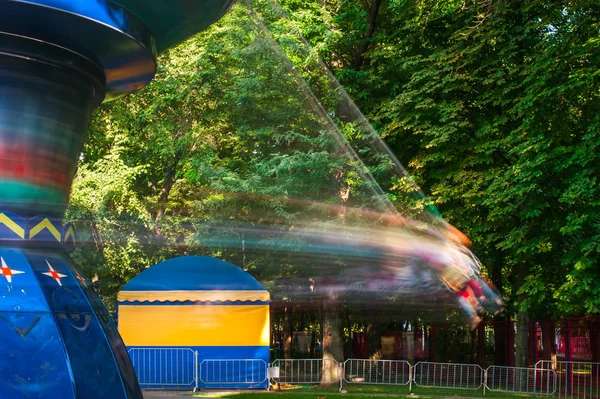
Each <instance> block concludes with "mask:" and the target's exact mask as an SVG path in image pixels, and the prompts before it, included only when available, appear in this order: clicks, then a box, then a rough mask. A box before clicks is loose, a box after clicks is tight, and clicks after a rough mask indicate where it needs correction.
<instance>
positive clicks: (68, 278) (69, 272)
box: [0, 0, 232, 399]
mask: <svg viewBox="0 0 600 399" xmlns="http://www.w3.org/2000/svg"><path fill="white" fill-rule="evenodd" d="M231 3H232V1H231V0H209V1H190V0H112V1H108V0H0V398H11V399H13V398H15V399H16V398H61V399H63V398H92V399H93V398H111V399H119V398H141V397H142V393H141V390H140V388H139V385H138V382H137V379H136V377H135V373H134V370H133V368H132V366H131V362H130V360H129V357H128V355H127V352H126V349H125V346H124V345H123V342H122V340H121V337H120V336H119V334H118V332H117V330H116V327H115V325H114V323H113V322H112V319H111V317H110V316H109V314H108V311H107V310H106V308H105V307H104V305H103V304H102V302H101V301H100V298H99V297H98V295H96V293H95V292H94V290H93V289H92V288H91V286H90V283H89V281H87V280H86V279H85V277H84V276H83V275H82V274H81V272H80V271H79V270H78V269H77V267H76V266H75V265H74V263H73V262H72V261H71V259H70V258H69V256H68V248H69V247H72V244H73V241H74V238H75V232H74V230H73V228H72V226H70V225H64V224H63V222H62V221H61V218H62V217H63V215H64V211H65V208H66V206H67V204H68V199H69V191H70V188H71V183H72V180H73V176H74V174H75V169H76V166H77V161H78V159H79V156H80V153H81V150H82V147H83V143H84V141H85V136H86V133H87V128H88V123H89V120H90V117H91V113H92V112H93V110H94V109H95V108H96V107H97V106H98V105H99V104H100V103H102V102H106V101H110V100H113V99H116V98H119V97H121V96H124V95H126V94H128V93H131V92H133V91H135V90H138V89H140V88H142V87H143V86H145V85H146V84H147V83H148V82H149V81H150V80H151V79H152V78H153V77H154V73H155V71H156V54H157V48H158V49H159V50H165V49H167V48H168V47H170V46H173V45H174V44H176V43H178V42H180V41H182V40H184V39H185V38H186V37H189V36H190V35H192V34H194V33H196V32H198V31H200V30H202V29H204V28H206V27H207V26H208V25H210V24H211V23H212V22H214V21H215V20H216V19H218V18H219V17H220V16H221V15H223V13H224V12H226V11H227V9H228V7H229V6H230V5H231ZM36 215H48V217H47V216H36Z"/></svg>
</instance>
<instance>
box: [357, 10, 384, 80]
mask: <svg viewBox="0 0 600 399" xmlns="http://www.w3.org/2000/svg"><path fill="white" fill-rule="evenodd" d="M381 3H382V0H375V1H374V2H373V3H372V4H369V9H368V10H367V13H368V15H367V19H368V24H369V27H368V29H367V32H366V34H365V38H364V40H363V42H362V44H361V46H360V47H359V49H358V51H357V52H356V55H355V56H354V57H353V60H352V65H351V68H352V69H354V70H355V71H359V70H360V69H361V68H362V66H363V64H364V63H365V53H366V52H367V50H369V45H370V44H371V39H373V36H375V28H376V27H377V17H378V16H379V8H380V7H381Z"/></svg>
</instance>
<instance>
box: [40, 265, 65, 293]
mask: <svg viewBox="0 0 600 399" xmlns="http://www.w3.org/2000/svg"><path fill="white" fill-rule="evenodd" d="M46 264H47V265H48V270H49V271H47V272H44V273H42V274H44V275H46V276H48V277H52V278H53V279H54V281H56V282H57V283H58V285H60V286H61V287H62V283H61V282H60V279H61V278H64V277H67V276H66V274H61V273H58V272H57V271H56V270H54V268H53V267H52V266H51V265H50V262H48V259H46Z"/></svg>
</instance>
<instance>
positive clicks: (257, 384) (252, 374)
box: [199, 359, 268, 388]
mask: <svg viewBox="0 0 600 399" xmlns="http://www.w3.org/2000/svg"><path fill="white" fill-rule="evenodd" d="M199 370H200V373H199V374H200V377H199V379H200V385H201V386H207V387H208V386H215V387H216V386H218V387H220V388H227V387H229V388H266V387H267V386H268V381H267V363H265V361H264V360H262V359H204V360H202V362H200V366H199Z"/></svg>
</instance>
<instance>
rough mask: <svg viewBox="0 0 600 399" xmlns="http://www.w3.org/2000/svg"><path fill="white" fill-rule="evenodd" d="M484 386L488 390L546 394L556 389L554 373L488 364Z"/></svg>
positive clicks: (551, 393)
mask: <svg viewBox="0 0 600 399" xmlns="http://www.w3.org/2000/svg"><path fill="white" fill-rule="evenodd" d="M485 387H486V389H488V390H490V391H502V392H510V393H519V394H530V395H540V396H542V395H543V396H548V395H553V394H554V392H555V390H556V373H555V372H554V371H552V370H545V369H535V368H526V367H506V366H490V367H488V368H487V369H486V372H485Z"/></svg>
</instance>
